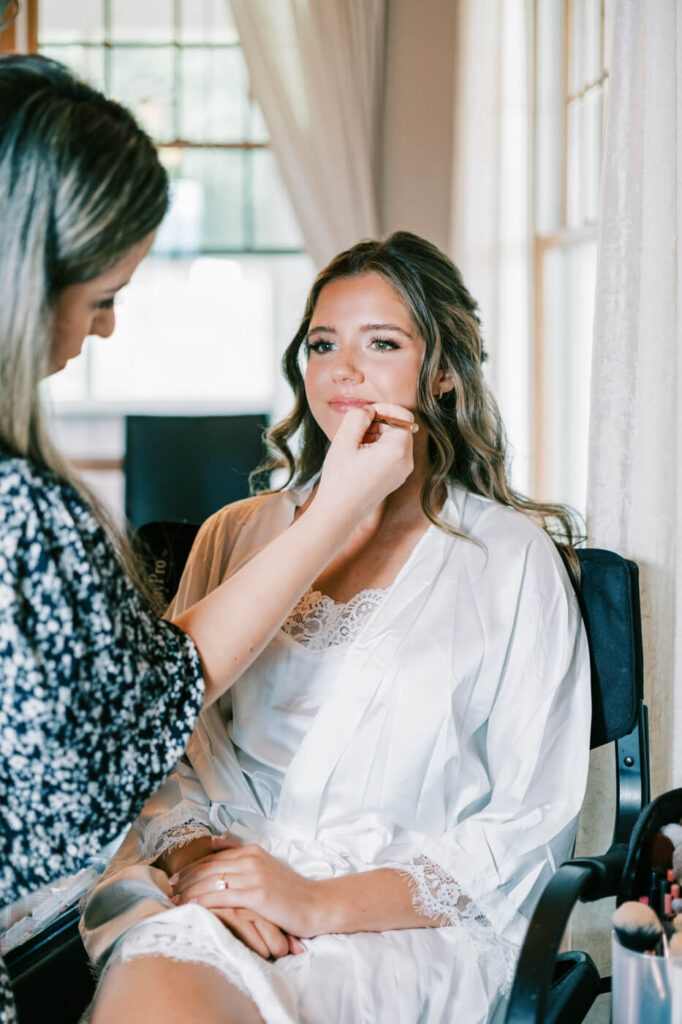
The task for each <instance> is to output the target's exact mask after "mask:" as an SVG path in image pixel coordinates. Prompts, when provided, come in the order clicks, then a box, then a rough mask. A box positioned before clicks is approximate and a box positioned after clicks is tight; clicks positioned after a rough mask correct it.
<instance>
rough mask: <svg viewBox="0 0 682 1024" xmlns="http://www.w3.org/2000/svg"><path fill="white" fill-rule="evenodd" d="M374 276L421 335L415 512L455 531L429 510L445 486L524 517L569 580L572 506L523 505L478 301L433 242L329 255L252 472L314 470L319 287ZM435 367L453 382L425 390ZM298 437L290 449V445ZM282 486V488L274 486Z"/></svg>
mask: <svg viewBox="0 0 682 1024" xmlns="http://www.w3.org/2000/svg"><path fill="white" fill-rule="evenodd" d="M370 272H374V273H379V274H381V275H382V276H383V277H384V278H385V279H386V280H387V281H388V282H389V284H391V285H392V286H393V288H395V290H396V291H397V292H398V294H399V295H400V297H401V298H402V300H403V302H404V303H405V305H406V306H407V308H408V310H409V312H410V315H411V317H412V320H413V322H414V324H415V326H416V328H417V330H418V331H419V333H420V335H421V336H422V337H423V339H424V341H425V345H426V348H425V353H424V359H423V361H422V365H421V369H420V372H419V381H418V390H417V407H416V412H417V413H418V415H419V416H420V417H421V419H422V421H423V422H424V424H425V426H426V428H427V430H428V433H429V454H430V462H431V471H430V473H429V475H428V476H427V478H426V480H425V482H424V486H423V488H422V492H421V505H422V508H423V510H424V514H425V515H426V516H427V518H428V519H429V520H430V521H431V522H432V523H434V524H435V525H436V526H438V527H440V528H441V529H443V530H445V531H446V532H447V533H452V534H457V531H455V530H453V528H452V527H451V526H449V525H448V524H447V523H445V522H444V521H443V520H442V519H441V518H440V516H439V515H438V508H439V504H440V502H441V501H442V497H443V489H444V486H445V484H446V483H447V482H452V483H457V484H459V485H461V486H462V487H464V488H465V489H466V490H468V491H472V492H473V493H474V494H480V495H482V496H483V497H485V498H491V499H493V500H494V501H497V502H499V503H500V504H502V505H508V506H510V507H511V508H515V509H517V510H518V511H520V512H524V513H526V514H528V515H530V516H531V517H532V518H533V519H534V520H536V522H538V523H539V525H540V526H541V527H542V528H543V529H544V530H546V531H547V533H548V534H549V535H550V536H551V537H552V539H553V540H554V542H555V543H556V544H557V546H558V548H559V550H560V551H561V553H562V555H563V557H564V560H565V561H566V563H567V566H568V569H569V572H570V573H571V576H572V578H573V579H574V580H577V578H578V576H579V567H578V560H577V556H576V554H575V551H574V545H575V544H577V543H579V542H580V541H582V540H583V539H584V537H583V536H582V532H581V529H580V521H579V518H578V516H577V515H576V513H575V512H573V511H572V510H571V509H569V508H567V507H565V506H563V505H558V504H547V503H544V502H537V501H531V499H530V498H527V497H525V496H524V495H522V494H519V493H518V492H517V491H515V490H514V489H513V488H512V486H511V484H510V482H509V464H508V454H507V439H506V435H505V431H504V426H503V424H502V420H501V418H500V413H499V410H498V408H497V403H496V402H495V399H494V398H493V396H492V394H491V392H490V390H489V388H488V386H487V384H486V382H485V379H484V377H483V370H482V365H483V362H484V360H485V358H486V356H485V351H484V348H483V341H482V338H481V322H480V319H479V316H478V306H477V303H476V302H475V301H474V299H473V298H472V296H471V295H470V294H469V291H468V290H467V288H466V286H465V284H464V282H463V280H462V275H461V274H460V272H459V270H458V269H457V267H456V266H455V265H454V263H452V261H451V260H450V259H448V257H447V256H446V255H445V254H444V253H442V252H441V251H440V250H439V249H437V248H436V246H435V245H432V244H431V243H430V242H427V241H426V240H425V239H423V238H420V237H419V236H418V235H414V234H412V233H410V232H408V231H396V232H395V233H394V234H392V235H390V236H389V237H388V238H386V239H385V240H384V241H376V240H368V241H363V242H359V243H358V244H357V245H354V246H353V247H352V248H350V249H347V250H346V251H345V252H342V253H340V254H339V255H338V256H336V257H335V258H334V259H333V260H332V261H331V263H329V265H328V266H327V267H325V268H324V270H322V271H321V272H320V273H319V274H318V276H317V278H316V279H315V282H314V284H313V287H312V289H311V291H310V294H309V296H308V300H307V302H306V306H305V311H304V314H303V319H302V320H301V324H300V327H299V328H298V330H297V332H296V334H295V335H294V338H293V340H292V341H291V343H290V344H289V346H288V348H287V349H286V351H285V353H284V356H283V359H282V368H283V371H284V376H285V377H286V379H287V381H288V382H289V384H290V385H291V388H292V390H293V392H294V398H295V402H294V408H293V410H292V412H291V413H290V414H289V416H287V417H286V418H285V419H283V420H281V421H280V422H279V423H277V424H275V425H274V426H273V427H271V429H270V430H269V431H268V432H267V434H266V442H267V444H268V447H269V449H270V452H271V457H270V459H269V460H268V461H267V462H266V463H265V464H264V465H262V466H260V467H259V469H258V470H257V473H258V474H259V475H260V474H261V473H264V472H268V471H272V470H274V469H286V470H288V479H287V480H286V481H285V483H284V484H282V488H284V487H286V486H288V485H289V484H290V483H292V482H294V483H295V484H303V483H305V482H306V481H308V480H310V479H311V477H313V476H314V475H315V473H317V472H318V470H319V469H320V467H321V466H322V462H323V461H324V457H325V454H326V452H327V448H328V446H329V442H328V440H327V437H326V435H325V434H324V432H323V431H322V430H321V429H320V427H319V426H318V424H317V422H316V421H315V419H314V417H313V415H312V413H311V411H310V408H309V406H308V402H307V399H306V394H305V383H304V377H303V369H302V365H301V363H302V360H301V352H302V350H304V349H305V342H306V339H307V335H308V329H309V326H310V321H311V318H312V315H313V312H314V310H315V306H316V304H317V300H318V298H319V295H320V292H321V291H322V289H323V288H324V287H325V285H327V284H329V283H330V281H334V280H337V279H338V278H343V277H352V276H354V275H358V274H366V273H370ZM439 372H443V373H444V374H445V375H446V376H447V377H448V378H449V379H450V380H451V381H452V382H453V383H454V387H453V388H452V390H450V391H447V392H446V393H445V394H443V395H442V396H440V397H436V396H435V395H434V394H433V384H434V382H435V380H436V379H437V376H438V374H439ZM296 434H299V452H298V454H297V455H294V454H293V452H292V449H291V446H290V442H291V440H292V438H293V437H294V435H296ZM280 489H281V488H280Z"/></svg>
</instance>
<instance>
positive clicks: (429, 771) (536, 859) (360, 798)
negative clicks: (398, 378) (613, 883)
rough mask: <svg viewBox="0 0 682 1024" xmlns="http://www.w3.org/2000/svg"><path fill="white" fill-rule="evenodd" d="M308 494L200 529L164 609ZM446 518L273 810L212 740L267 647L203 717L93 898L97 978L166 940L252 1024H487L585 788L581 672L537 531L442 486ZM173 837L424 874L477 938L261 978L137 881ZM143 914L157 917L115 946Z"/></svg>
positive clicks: (240, 714) (410, 939)
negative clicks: (238, 841)
mask: <svg viewBox="0 0 682 1024" xmlns="http://www.w3.org/2000/svg"><path fill="white" fill-rule="evenodd" d="M305 497H306V493H305V492H302V491H299V492H297V491H294V490H291V491H288V492H284V493H283V494H279V495H275V496H271V497H261V498H256V499H249V500H247V501H244V502H239V503H237V504H235V505H233V506H229V507H228V508H226V509H223V510H222V511H221V512H219V513H217V514H216V515H215V516H214V517H212V518H211V519H210V520H208V522H207V523H206V524H204V526H203V528H202V530H201V532H200V534H199V536H198V538H197V541H196V543H195V546H194V548H193V550H192V553H191V555H190V559H189V562H188V565H187V568H186V570H185V573H184V575H183V578H182V581H181V584H180V589H179V592H178V596H177V599H176V601H175V604H174V607H173V609H172V612H173V613H174V614H177V613H179V612H180V611H182V610H183V609H184V608H185V607H188V606H189V605H191V604H193V603H194V602H196V601H197V600H199V599H200V598H201V597H202V596H203V595H204V594H206V593H207V592H208V591H210V590H212V589H214V588H215V587H216V586H217V585H218V584H219V583H220V582H221V581H222V580H223V579H225V578H226V577H227V576H229V575H231V574H232V573H233V572H234V571H236V570H237V569H238V568H239V566H241V565H243V564H244V563H245V562H246V561H247V560H248V559H249V558H250V557H251V556H252V555H253V554H254V553H255V552H257V551H258V550H259V549H260V548H261V547H262V546H263V544H265V543H266V542H267V541H268V540H269V539H271V538H272V537H273V536H275V535H276V534H277V533H278V532H279V531H281V530H283V529H285V528H286V526H288V525H289V523H290V522H291V521H292V519H293V515H294V511H295V508H296V505H297V504H301V503H302V502H303V501H304V500H305ZM443 516H444V518H446V519H447V520H448V521H449V522H450V523H451V524H452V525H453V526H454V527H455V528H456V529H457V530H458V531H461V532H462V534H464V535H465V537H462V538H453V537H451V536H449V535H447V534H446V533H444V532H443V531H442V530H439V529H438V528H436V527H434V526H431V527H429V529H428V530H427V532H426V534H425V535H424V536H423V537H422V539H421V540H420V541H419V543H418V544H417V546H416V548H415V549H414V551H413V552H412V554H411V556H410V558H409V559H408V561H407V563H406V564H405V565H404V566H403V569H402V570H401V572H400V574H399V576H398V578H397V580H396V582H395V584H394V585H393V587H392V588H390V590H389V591H388V593H387V594H386V596H385V598H384V600H383V601H382V603H381V605H380V606H379V608H378V609H377V610H376V611H375V612H374V614H373V615H372V617H371V619H370V620H369V621H368V624H367V626H366V627H365V628H364V629H363V630H362V631H361V633H360V634H359V636H358V637H357V638H356V640H355V642H354V643H353V644H352V646H351V648H350V649H349V652H348V655H347V657H346V659H345V660H344V662H343V675H344V678H343V680H342V685H341V686H338V687H336V688H335V690H334V692H333V693H332V695H331V696H330V698H329V699H328V701H327V702H326V703H325V704H324V705H323V706H322V707H321V708H320V710H319V712H318V713H317V715H316V717H315V718H314V720H313V721H312V724H311V726H310V728H309V730H308V732H307V734H306V735H305V737H304V739H303V741H302V742H301V745H300V747H299V749H298V751H297V752H296V753H295V754H294V756H293V759H292V760H291V762H290V764H289V767H288V769H287V770H286V773H285V775H284V779H283V783H282V788H281V793H280V794H279V800H278V801H277V803H276V806H274V807H272V808H271V809H270V811H269V812H264V811H263V809H262V807H261V806H259V804H258V801H257V800H256V799H255V798H254V793H253V789H252V788H251V786H250V785H249V783H248V782H247V780H246V778H245V776H244V774H243V772H242V770H241V768H240V765H239V762H238V761H237V758H236V756H235V751H234V748H233V745H232V741H231V739H230V729H235V730H237V732H238V730H239V728H240V723H245V724H246V725H247V726H248V727H252V725H253V722H254V721H257V716H258V714H259V704H260V703H261V702H262V701H267V689H268V685H267V660H268V657H269V654H268V651H269V650H270V649H269V648H266V650H265V652H264V653H263V654H262V655H261V656H260V657H259V659H257V661H256V662H255V663H254V665H253V666H252V667H251V668H250V669H249V670H247V672H246V673H245V674H244V676H243V677H242V678H241V679H240V680H238V682H237V683H236V684H235V685H234V687H233V689H232V691H231V694H228V695H227V696H226V697H224V698H223V699H222V700H221V701H220V702H219V704H217V705H214V706H213V707H211V708H210V709H209V710H208V711H207V712H205V713H204V714H203V715H202V716H201V719H200V722H199V724H198V726H197V728H196V730H195V732H194V734H193V737H192V739H191V741H190V744H189V746H188V749H187V756H188V759H189V762H190V763H189V764H186V763H181V764H180V765H179V766H178V768H177V770H176V772H175V773H174V774H173V775H172V776H171V777H170V779H169V780H168V781H167V783H166V784H165V785H164V787H163V788H162V789H161V790H160V791H159V792H158V793H157V794H156V796H155V797H153V798H152V799H151V800H150V801H149V803H148V804H147V806H146V807H145V809H144V812H143V814H142V815H141V816H140V818H139V819H138V821H137V822H136V823H135V824H134V825H133V827H132V829H131V831H130V833H129V835H128V837H127V839H126V842H125V843H124V846H123V848H122V851H121V853H120V854H119V855H118V856H117V857H116V858H115V860H114V862H113V863H112V865H111V867H110V869H109V871H108V873H107V876H106V878H105V880H104V881H103V882H102V883H100V885H99V886H98V888H97V889H95V891H94V893H93V894H92V895H91V897H90V900H89V902H88V905H87V906H86V912H85V915H84V922H83V923H82V925H81V930H82V934H83V937H84V940H85V942H86V946H87V947H88V950H89V952H90V954H91V956H92V958H93V959H95V960H99V962H100V963H102V962H103V961H104V960H106V957H107V956H109V954H110V952H111V950H112V948H113V949H115V951H116V955H117V956H122V957H123V958H124V959H128V958H129V957H131V956H134V955H139V954H140V953H141V952H142V953H144V952H145V951H147V952H149V951H151V950H153V949H154V948H156V949H157V950H158V948H159V943H161V944H162V945H163V943H164V941H165V940H164V939H163V936H164V935H165V936H167V937H168V936H170V939H169V943H168V945H167V950H168V952H169V955H177V956H178V958H179V959H203V960H205V961H206V962H208V963H214V964H215V966H217V967H219V968H220V969H222V970H223V972H224V973H225V974H226V976H227V977H230V978H231V979H232V980H233V981H234V982H235V984H237V985H239V986H240V987H241V988H242V989H243V990H244V991H246V992H248V993H249V994H250V995H251V997H252V998H253V999H254V1001H255V1002H256V1003H257V1005H258V1007H259V1009H260V1012H261V1014H262V1016H263V1018H264V1020H265V1021H266V1024H293V1022H295V1021H296V1022H302V1024H308V1022H309V1024H313V1022H319V1021H320V1020H329V1021H334V1022H338V1024H359V1022H367V1024H370V1022H371V1024H377V1022H383V1021H385V1022H390V1024H394V1022H404V1024H414V1022H416V1021H419V1022H420V1024H446V1022H455V1021H456V1022H458V1024H479V1022H480V1024H483V1022H485V1021H493V1020H500V1019H501V1018H502V1016H503V1013H504V995H505V993H506V991H507V990H508V986H509V980H510V957H509V951H510V949H511V950H512V952H513V951H514V950H515V949H516V948H517V947H518V944H519V943H520V941H521V940H522V937H523V934H524V931H525V928H526V925H527V921H528V918H529V915H530V913H531V911H532V908H533V906H534V904H535V902H536V900H537V898H538V896H539V894H540V892H541V890H542V888H543V887H544V886H545V884H546V882H547V881H548V879H549V877H550V875H551V873H552V872H553V870H554V869H555V867H556V866H557V865H558V864H559V863H561V861H562V860H564V859H565V858H567V857H569V856H570V854H571V848H572V843H573V839H574V834H575V826H576V820H577V815H578V812H579V810H580V805H581V802H582V799H583V794H584V789H585V781H586V775H587V763H588V745H589V729H590V679H589V658H588V651H587V643H586V638H585V635H584V630H583V627H582V623H581V620H580V614H579V610H578V607H577V602H576V599H575V596H574V594H573V591H572V588H571V585H570V582H569V581H568V578H567V576H566V573H565V570H564V568H563V565H562V563H561V560H560V558H559V556H558V554H557V552H556V550H555V548H554V546H553V544H552V543H551V541H550V540H549V539H548V537H547V536H546V535H545V534H544V532H543V531H541V530H540V529H539V528H538V527H537V526H536V525H535V524H534V523H533V522H532V521H531V520H530V519H529V518H528V517H526V516H524V515H522V514H520V513H518V512H515V511H514V510H512V509H508V508H505V507H502V506H499V505H497V504H496V503H494V502H492V501H489V500H487V499H484V498H480V497H478V496H475V495H472V494H469V493H467V492H465V491H463V490H461V489H459V488H451V490H450V493H449V496H448V499H447V501H446V504H445V507H444V510H443ZM257 614H258V609H257V608H254V615H257ZM188 822H195V823H202V822H203V823H204V825H205V826H208V828H210V830H211V831H213V832H215V833H217V834H221V833H223V832H225V831H226V830H228V829H229V831H230V832H231V833H232V834H236V835H238V836H240V837H242V838H243V840H244V841H245V842H256V843H259V844H261V845H262V846H263V847H265V848H266V849H267V850H269V851H270V852H271V853H272V854H273V855H274V856H276V857H278V858H281V859H282V860H284V861H285V862H287V863H288V864H289V865H290V866H291V867H292V868H294V869H295V870H296V871H299V872H301V873H302V874H304V875H306V876H308V877H312V878H318V879H321V878H327V877H331V876H334V875H343V874H347V873H349V872H355V871H366V870H371V869H374V868H379V867H383V866H392V867H398V868H399V867H400V866H401V865H406V866H407V865H409V864H410V863H411V862H413V860H414V858H417V857H420V856H426V857H427V858H428V859H429V860H430V861H431V862H432V863H433V864H434V865H436V867H437V869H438V870H439V874H440V876H441V878H443V877H445V876H448V877H449V878H451V879H453V880H454V881H455V882H456V883H457V884H456V886H455V889H456V891H457V892H459V890H460V889H461V892H462V893H463V894H465V895H466V896H468V897H469V898H470V899H471V900H473V901H474V905H475V908H476V912H477V913H479V914H483V915H485V918H486V919H487V922H488V923H489V924H487V925H486V928H487V930H486V928H484V929H481V928H480V927H479V926H478V925H477V924H476V922H475V921H473V920H472V919H471V917H470V916H469V917H466V916H465V917H463V918H461V919H458V918H457V914H456V912H455V913H454V914H448V920H450V921H451V922H452V923H450V924H449V925H448V926H445V927H440V928H421V929H409V930H406V931H390V932H384V933H378V934H372V933H366V934H356V935H329V936H320V937H318V938H315V939H312V940H307V941H306V942H305V946H306V953H305V954H302V955H299V956H294V957H291V956H289V957H285V958H283V959H281V960H278V961H276V962H274V963H266V962H265V961H263V960H261V959H260V958H259V957H257V956H256V954H254V953H252V952H251V951H250V950H248V949H246V948H245V947H244V946H243V945H242V944H241V943H240V942H239V941H238V940H237V939H235V938H234V937H233V936H232V935H231V934H230V933H229V932H228V931H227V929H225V928H224V926H223V925H222V924H221V923H220V922H219V921H217V919H216V918H214V917H213V916H212V915H211V914H210V913H209V912H208V911H206V910H205V909H204V908H201V907H194V906H186V907H182V908H173V907H172V905H171V904H170V902H169V901H168V898H167V896H166V895H164V894H163V893H162V892H161V891H160V890H161V889H163V888H164V879H165V876H163V875H162V873H160V872H158V871H157V869H154V868H151V867H149V866H147V864H148V863H149V862H150V861H152V860H154V858H155V856H156V851H157V850H158V848H159V846H158V840H159V836H160V835H161V834H162V832H163V831H164V829H167V828H169V827H173V826H178V825H182V824H183V823H185V824H186V823H188ZM156 883H159V885H158V886H157V884H156ZM457 887H459V888H457ZM435 896H436V900H437V899H438V893H437V892H436V893H435ZM159 911H163V912H162V913H158V912H159ZM146 915H154V916H151V917H149V916H147V917H146V919H145V920H144V921H143V922H142V923H141V924H139V925H137V926H136V927H133V928H131V925H134V924H135V922H136V921H139V920H140V919H141V918H143V917H145V916H146ZM490 926H492V927H490ZM126 929H128V931H127V932H126ZM145 929H146V933H145V931H144V930H145ZM122 933H125V934H124V937H123V938H122V939H120V940H119V941H118V943H117V944H116V945H114V943H115V942H116V940H117V938H118V936H120V935H121V934H122ZM183 934H184V937H185V938H184V940H183V939H182V938H179V936H181V935H183ZM155 943H156V946H155ZM173 949H175V952H173ZM192 950H193V951H194V952H192ZM511 959H512V960H513V957H512V958H511Z"/></svg>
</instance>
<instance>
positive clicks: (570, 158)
mask: <svg viewBox="0 0 682 1024" xmlns="http://www.w3.org/2000/svg"><path fill="white" fill-rule="evenodd" d="M584 107H585V104H584V100H573V101H572V102H571V103H569V104H568V112H567V113H568V126H567V129H568V130H567V135H566V150H567V152H566V173H567V182H566V187H567V192H566V223H567V226H568V227H570V228H576V227H580V226H581V225H582V223H583V210H584V204H585V200H584V188H585V182H584V179H583V174H584V158H583V142H584V131H583V121H584V116H585V109H584Z"/></svg>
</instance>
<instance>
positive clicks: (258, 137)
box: [249, 100, 270, 142]
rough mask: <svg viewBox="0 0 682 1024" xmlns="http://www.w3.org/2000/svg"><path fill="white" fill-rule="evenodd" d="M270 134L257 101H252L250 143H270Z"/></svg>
mask: <svg viewBox="0 0 682 1024" xmlns="http://www.w3.org/2000/svg"><path fill="white" fill-rule="evenodd" d="M269 141H270V132H269V131H268V126H267V125H266V123H265V118H264V117H263V114H262V111H261V109H260V107H259V106H258V104H257V103H256V101H255V100H252V101H251V107H250V121H249V142H269Z"/></svg>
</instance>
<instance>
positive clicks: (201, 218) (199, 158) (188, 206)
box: [155, 149, 246, 253]
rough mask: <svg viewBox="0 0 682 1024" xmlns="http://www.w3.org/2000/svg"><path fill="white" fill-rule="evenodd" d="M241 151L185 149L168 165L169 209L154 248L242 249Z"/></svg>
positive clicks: (177, 250) (169, 250) (167, 250)
mask: <svg viewBox="0 0 682 1024" xmlns="http://www.w3.org/2000/svg"><path fill="white" fill-rule="evenodd" d="M244 159H245V157H244V154H243V153H242V152H240V151H239V150H236V151H235V150H207V149H186V150H184V151H182V155H181V156H180V159H179V161H178V163H177V166H176V167H175V168H172V169H171V177H172V180H173V185H172V190H173V198H172V202H171V209H170V211H169V213H168V216H167V217H166V220H165V221H164V223H163V225H162V227H161V230H160V231H159V234H158V236H157V240H156V246H155V251H156V252H162V253H183V252H198V251H199V250H200V249H208V250H213V251H215V250H221V249H243V248H244V247H245V241H246V239H245V237H244Z"/></svg>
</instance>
